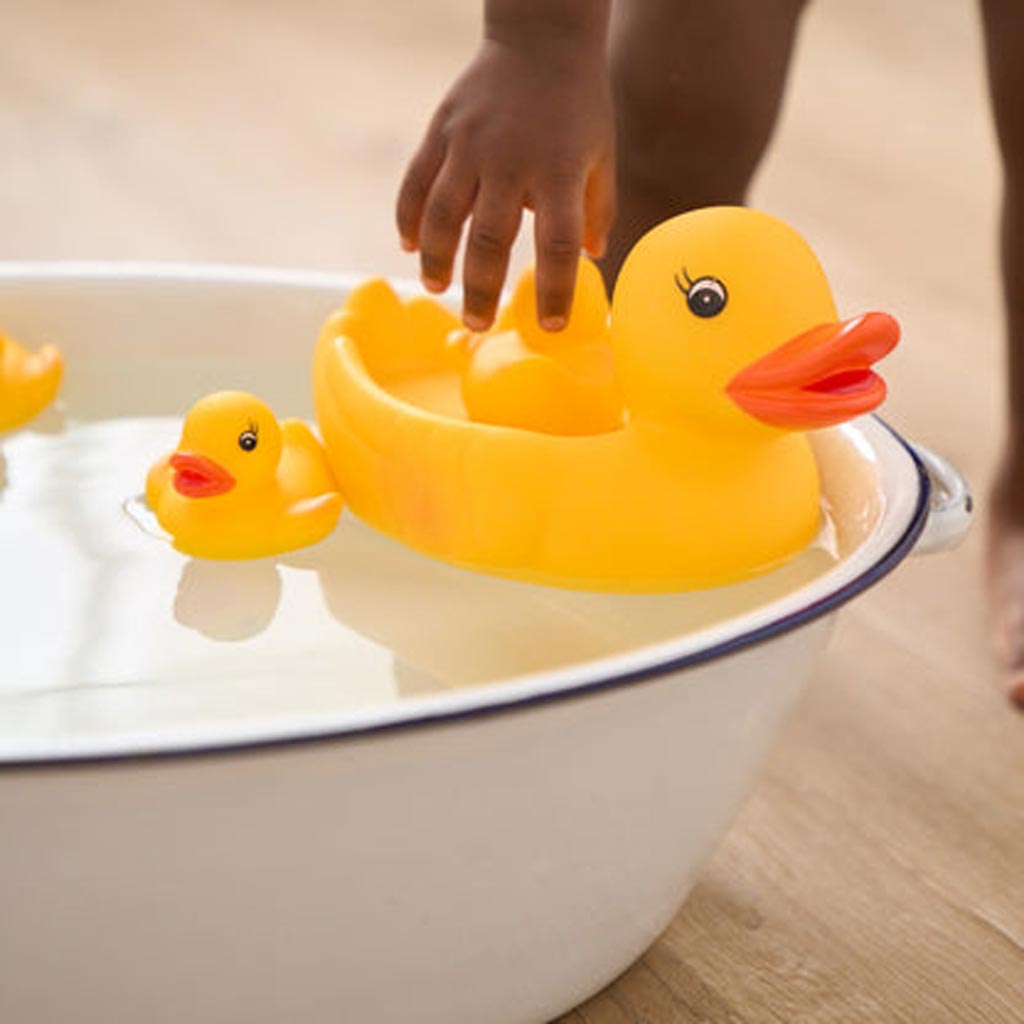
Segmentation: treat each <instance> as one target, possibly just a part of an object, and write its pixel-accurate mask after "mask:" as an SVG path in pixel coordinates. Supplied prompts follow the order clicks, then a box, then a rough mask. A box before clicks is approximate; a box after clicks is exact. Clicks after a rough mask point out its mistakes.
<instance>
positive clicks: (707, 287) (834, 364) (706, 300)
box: [611, 207, 899, 433]
mask: <svg viewBox="0 0 1024 1024" xmlns="http://www.w3.org/2000/svg"><path fill="white" fill-rule="evenodd" d="M611 332H612V344H613V346H614V349H615V360H616V367H617V371H618V375H619V380H620V384H621V386H622V391H623V395H624V398H625V401H626V404H627V406H628V407H629V409H630V414H631V417H632V418H633V419H634V420H640V421H643V420H649V421H652V422H658V423H664V424H667V425H671V424H678V423H684V422H685V423H688V424H694V423H695V422H696V423H698V424H702V425H704V426H705V428H706V429H709V430H712V431H717V432H723V433H724V432H728V433H751V432H764V431H770V432H775V433H777V432H778V431H780V430H808V429H812V428H816V427H824V426H830V425H832V424H835V423H841V422H843V421H845V420H848V419H851V418H853V417H854V416H859V415H861V414H863V413H866V412H870V411H871V410H872V409H874V408H876V407H877V406H878V405H880V404H881V402H882V401H883V399H884V398H885V384H884V382H883V381H882V379H881V378H880V377H879V376H878V375H877V374H876V373H874V371H873V370H872V369H871V366H872V364H873V363H874V362H875V361H877V360H878V359H881V358H882V356H884V355H886V354H887V353H888V352H889V351H891V350H892V348H893V347H894V346H895V344H896V342H897V341H898V339H899V327H898V325H897V324H896V321H895V320H893V318H892V317H890V316H888V315H887V314H885V313H867V314H865V315H863V316H859V317H855V318H853V319H851V320H846V321H840V320H839V319H838V317H837V315H836V308H835V303H834V301H833V299H832V293H831V291H830V289H829V285H828V281H827V279H826V278H825V274H824V271H823V270H822V268H821V265H820V264H819V262H818V260H817V258H816V257H815V255H814V253H813V252H812V251H811V248H810V246H808V244H807V243H806V242H805V241H804V240H803V238H801V236H800V235H799V234H797V233H796V232H795V231H794V230H793V229H792V228H790V227H789V226H788V225H786V224H784V223H783V222H782V221H780V220H777V219H776V218H774V217H771V216H769V215H768V214H765V213H760V212H758V211H756V210H749V209H746V208H743V207H711V208H707V209H702V210H695V211H693V212H691V213H685V214H682V215H681V216H679V217H675V218H673V219H672V220H669V221H666V222H665V223H663V224H660V225H658V227H656V228H654V229H653V230H652V231H650V232H649V233H648V234H646V235H645V236H644V237H643V238H642V239H641V240H640V241H639V242H638V243H637V245H636V246H635V247H634V249H633V250H632V252H631V253H630V254H629V257H628V258H627V260H626V262H625V264H624V265H623V268H622V271H621V273H620V275H619V279H618V283H617V285H616V289H615V296H614V300H613V302H612V328H611Z"/></svg>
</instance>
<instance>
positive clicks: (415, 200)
mask: <svg viewBox="0 0 1024 1024" xmlns="http://www.w3.org/2000/svg"><path fill="white" fill-rule="evenodd" d="M443 162H444V141H443V139H442V138H441V136H440V135H439V134H438V133H437V132H434V131H433V130H431V131H428V132H427V135H426V137H425V138H424V140H423V142H422V143H421V145H420V148H419V149H418V150H417V151H416V154H415V156H413V158H412V160H411V161H410V162H409V167H408V168H407V169H406V172H405V177H404V178H403V179H402V185H401V187H400V188H399V190H398V202H397V203H396V205H395V220H396V222H397V224H398V235H399V237H400V238H401V240H402V248H403V249H405V250H406V251H407V252H414V251H415V250H416V247H417V246H418V245H419V237H420V222H421V220H422V219H423V207H424V206H425V205H426V202H427V196H428V195H430V187H431V185H433V184H434V179H435V178H436V177H437V172H438V171H439V170H440V169H441V164H442V163H443Z"/></svg>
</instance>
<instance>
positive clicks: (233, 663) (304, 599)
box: [0, 265, 918, 760]
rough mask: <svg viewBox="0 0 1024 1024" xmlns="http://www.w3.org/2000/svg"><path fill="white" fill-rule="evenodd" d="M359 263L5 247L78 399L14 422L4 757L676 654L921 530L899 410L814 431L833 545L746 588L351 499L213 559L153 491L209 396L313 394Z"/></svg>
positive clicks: (0, 693) (630, 664) (7, 520)
mask: <svg viewBox="0 0 1024 1024" xmlns="http://www.w3.org/2000/svg"><path fill="white" fill-rule="evenodd" d="M344 287H345V281H344V280H343V279H340V278H334V277H327V276H325V275H300V274H288V273H273V272H240V271H233V270H217V269H215V268H213V269H207V270H205V271H204V270H192V271H185V270H182V269H175V268H165V269H164V270H162V271H157V270H156V269H155V268H152V267H149V268H135V269H132V268H126V267H107V268H104V267H96V266H93V267H74V266H70V267H69V266H65V267H60V266H56V267H50V268H40V267H21V268H19V267H18V266H17V265H14V266H9V267H8V268H7V269H6V270H5V271H4V272H3V273H2V274H0V327H2V329H4V330H5V331H7V332H9V333H10V334H12V335H13V336H15V337H18V338H20V339H21V340H23V341H24V342H25V343H26V344H28V345H30V346H35V345H38V344H41V343H43V342H45V341H51V342H55V343H57V344H58V345H60V346H61V347H62V348H63V350H64V351H65V354H66V356H67V365H68V369H67V377H66V382H65V387H64V391H63V397H62V402H61V406H60V408H59V409H57V410H51V411H50V412H49V413H47V414H46V415H45V416H44V417H42V418H41V419H40V420H39V421H38V422H37V423H36V424H34V425H33V426H32V427H31V428H30V429H27V430H24V431H21V432H18V433H15V434H11V435H7V436H6V437H3V438H0V467H2V469H3V476H2V477H0V480H2V481H3V483H2V486H0V560H2V561H0V564H2V565H3V573H2V575H0V623H2V629H3V632H4V636H5V642H4V643H2V644H0V760H2V759H5V758H6V759H29V760H31V759H39V758H46V757H65V756H75V755H102V754H105V753H125V752H132V751H140V750H168V749H180V748H189V747H196V746H202V745H208V744H216V743H237V742H246V741H249V740H258V739H263V738H275V737H284V736H292V735H296V734H305V733H322V732H329V731H334V730H338V729H339V728H342V729H343V728H346V727H351V726H356V725H367V724H381V723H384V722H387V721H391V720H395V719H398V718H402V717H409V716H415V715H416V714H418V713H420V712H422V711H423V710H424V709H435V710H436V709H437V708H447V709H460V708H462V709H464V708H468V707H472V706H479V705H480V704H481V703H486V702H487V701H488V700H491V699H494V697H495V695H498V694H502V695H504V696H505V697H507V696H508V695H509V694H512V693H519V694H528V693H531V692H538V691H539V690H542V689H543V688H545V687H547V688H550V687H557V686H559V685H563V684H564V683H565V682H566V681H570V682H571V681H579V680H580V679H581V678H583V677H585V676H590V677H594V676H597V675H601V674H610V673H612V672H614V671H622V670H624V669H625V670H632V669H634V668H636V667H637V666H638V665H640V664H642V663H644V662H645V661H646V662H650V661H652V660H656V659H658V658H664V657H666V656H671V657H679V656H682V655H685V654H686V653H687V652H692V651H694V650H699V649H701V648H705V647H708V646H710V645H712V644H715V643H719V642H721V641H722V640H723V639H724V638H728V637H730V636H736V635H739V634H741V633H743V632H745V631H747V630H750V629H753V628H757V627H759V626H762V625H764V624H765V623H766V622H769V621H771V620H773V619H777V618H779V617H781V616H783V615H785V614H789V613H792V612H793V611H794V610H796V609H799V608H800V607H803V606H806V605H808V604H811V603H812V602H813V601H815V600H817V599H819V598H820V597H822V596H824V595H826V594H828V593H832V592H834V591H835V590H836V589H838V588H839V587H841V586H843V585H844V584H845V583H848V582H849V581H850V580H851V579H853V578H855V577H856V576H857V575H858V574H859V573H862V572H864V571H865V569H866V568H868V567H869V566H870V565H871V563H872V561H873V560H875V559H877V558H878V557H880V556H881V555H883V554H884V553H885V552H886V551H887V550H888V549H889V548H890V547H891V546H892V544H893V543H894V541H895V540H896V539H897V538H898V536H899V535H900V532H901V531H902V530H904V529H905V528H906V525H907V522H908V521H909V519H910V517H911V515H912V511H913V507H914V503H915V502H916V501H917V499H918V493H917V491H916V489H915V485H916V470H915V468H914V466H913V462H912V460H911V459H910V457H909V455H908V454H907V453H906V451H905V450H904V449H903V447H902V446H901V445H900V444H899V443H898V442H897V441H895V440H894V439H893V438H892V437H891V436H890V435H889V433H888V432H887V431H886V430H885V428H884V427H882V426H881V425H880V424H878V423H877V422H874V421H862V422H861V423H858V424H856V425H853V426H848V427H845V428H842V429H841V430H837V431H831V432H827V433H824V434H822V435H821V436H820V437H819V438H818V441H817V444H818V447H819V461H820V463H821V465H822V469H823V483H824V490H825V495H826V500H827V507H828V512H829V517H828V523H829V526H828V528H827V529H826V530H824V531H823V533H822V537H821V540H820V543H819V544H817V545H816V546H815V547H814V548H813V549H812V550H810V551H809V552H807V553H806V554H805V555H803V556H801V557H800V558H798V559H797V560H795V561H794V562H793V563H791V564H790V565H789V566H787V567H785V568H784V569H781V570H779V571H777V572H775V573H771V574H768V575H767V576H765V577H762V578H760V579H758V580H755V581H751V582H750V583H746V584H742V585H739V586H734V587H729V588H721V589H719V590H715V591H704V592H697V593H689V594H675V595H657V596H621V595H603V594H588V593H577V592H569V591H560V590H553V589H547V588H540V587H533V586H528V585H524V584H519V583H512V582H508V581H503V580H496V579H490V578H487V577H483V576H478V575H475V574H471V573H468V572H465V571H462V570H457V569H453V568H450V567H447V566H444V565H442V564H439V563H436V562H433V561H431V560H429V559H426V558H423V557H422V556H419V555H416V554H414V553H412V552H410V551H407V550H405V549H404V548H401V547H400V546H399V545H397V544H395V543H393V542H392V541H390V540H388V539H386V538H384V537H381V536H379V535H377V534H375V533H373V532H372V531H371V530H369V529H368V528H366V527H364V526H362V525H361V524H360V523H358V522H357V521H355V520H354V519H353V518H352V517H351V516H350V515H346V516H345V517H343V520H342V523H341V525H340V527H339V529H338V530H337V531H336V532H335V534H334V535H332V537H330V538H329V539H328V540H327V541H325V542H323V543H322V544H320V545H318V546H316V547H314V548H311V549H308V550H306V551H303V552H298V553H296V554H294V555H290V556H285V557H282V558H279V559H264V560H260V561H255V562H244V563H216V562H203V561H197V560H191V559H188V558H186V557H184V556H182V555H180V554H179V553H177V552H176V551H174V550H173V549H172V548H171V547H170V545H169V544H168V543H167V541H166V539H164V538H162V537H160V536H158V533H159V531H158V530H157V529H156V528H155V526H154V525H153V524H152V523H151V522H150V518H149V517H148V516H147V514H146V512H145V509H144V507H143V506H142V505H141V504H140V503H139V502H138V501H137V500H136V499H137V496H138V494H139V492H140V490H141V488H142V483H143V480H144V476H145V472H146V469H147V467H148V466H149V464H150V463H151V462H152V460H153V459H154V458H155V457H156V456H158V455H159V454H161V453H162V452H164V451H166V450H168V449H170V448H171V447H173V445H174V443H175V441H176V438H177V434H178V430H179V426H180V417H181V415H182V414H183V413H184V412H185V411H186V410H187V408H188V407H189V406H190V405H191V403H192V402H193V401H194V400H195V399H196V398H198V397H199V396H200V395H202V394H204V393H206V392H209V391H214V390H218V389H220V388H225V387H236V388H243V389H247V390H251V391H254V392H255V393H257V394H259V395H260V396H262V397H264V398H265V399H267V400H268V401H269V402H270V403H271V405H272V406H274V408H275V409H276V411H277V412H278V414H279V415H302V416H308V415H309V413H310V396H309V356H310V353H311V350H312V345H313V341H314V339H315V336H316V332H317V329H318V327H319V324H320V322H321V320H322V319H323V317H324V316H325V315H326V314H327V313H328V312H329V311H330V310H331V309H332V308H333V307H334V306H335V305H336V304H337V303H338V302H339V301H340V299H341V298H342V296H343V293H344Z"/></svg>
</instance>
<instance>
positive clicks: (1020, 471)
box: [982, 0, 1024, 707]
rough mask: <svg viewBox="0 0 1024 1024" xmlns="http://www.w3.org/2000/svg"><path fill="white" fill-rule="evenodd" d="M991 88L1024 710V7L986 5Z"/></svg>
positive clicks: (1017, 685) (1014, 600)
mask: <svg viewBox="0 0 1024 1024" xmlns="http://www.w3.org/2000/svg"><path fill="white" fill-rule="evenodd" d="M982 14H983V18H984V24H985V45H986V53H987V57H988V74H989V87H990V90H991V94H992V110H993V113H994V115H995V123H996V131H997V133H998V136H999V148H1000V151H1001V153H1002V158H1003V219H1002V256H1003V288H1004V298H1005V301H1006V327H1007V346H1008V353H1007V354H1008V357H1009V359H1008V375H1009V376H1008V381H1007V384H1008V398H1009V409H1008V412H1009V417H1008V423H1007V431H1006V437H1005V438H1004V441H1003V456H1002V462H1001V464H1000V469H999V474H998V476H997V478H996V482H995V484H994V487H993V491H992V500H991V506H990V515H989V538H988V569H989V583H990V591H991V596H992V602H993V608H992V610H993V614H994V623H995V632H996V641H997V645H998V647H999V651H1000V654H1001V656H1002V658H1003V663H1004V667H1005V669H1006V673H1007V685H1008V689H1009V693H1010V696H1011V698H1012V699H1013V700H1015V701H1016V702H1017V703H1018V704H1020V705H1021V706H1022V707H1024V5H1022V4H1021V3H1020V2H1019V0H983V2H982Z"/></svg>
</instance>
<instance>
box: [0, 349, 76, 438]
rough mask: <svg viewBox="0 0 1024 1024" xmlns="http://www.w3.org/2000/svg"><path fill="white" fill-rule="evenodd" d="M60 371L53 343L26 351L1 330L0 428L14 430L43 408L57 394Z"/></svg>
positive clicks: (62, 361) (62, 363)
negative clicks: (32, 350) (35, 349)
mask: <svg viewBox="0 0 1024 1024" xmlns="http://www.w3.org/2000/svg"><path fill="white" fill-rule="evenodd" d="M63 373H64V360H63V358H62V357H61V354H60V350H59V349H58V348H57V347H56V346H55V345H44V346H43V347H42V348H41V349H39V351H38V352H29V351H28V350H27V349H25V348H23V347H22V346H21V345H19V344H18V343H17V342H15V341H12V340H11V339H10V338H7V337H4V335H2V334H0V430H13V429H14V428H15V427H20V426H21V425H22V424H23V423H27V422H28V421H29V420H30V419H32V417H33V416H35V415H37V414H38V413H40V412H42V410H43V409H44V408H46V406H48V405H49V404H50V403H51V402H52V401H53V400H54V398H56V397H57V391H58V389H59V388H60V381H61V377H62V376H63Z"/></svg>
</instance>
